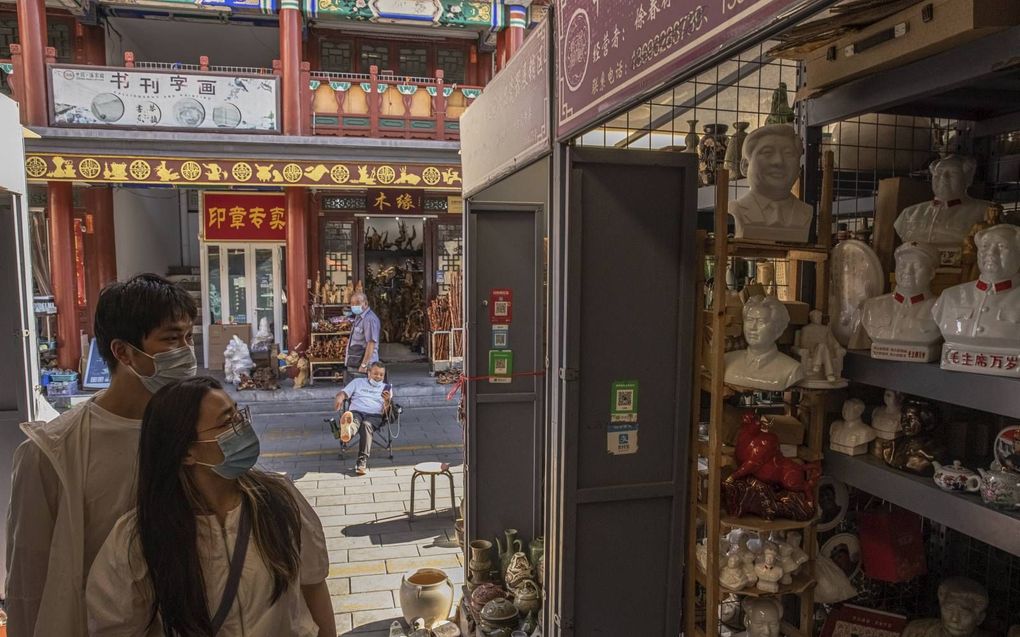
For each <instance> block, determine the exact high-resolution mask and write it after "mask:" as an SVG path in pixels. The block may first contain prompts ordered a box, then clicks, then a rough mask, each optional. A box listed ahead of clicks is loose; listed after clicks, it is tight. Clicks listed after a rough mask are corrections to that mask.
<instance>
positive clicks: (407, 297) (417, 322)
mask: <svg viewBox="0 0 1020 637" xmlns="http://www.w3.org/2000/svg"><path fill="white" fill-rule="evenodd" d="M426 222H427V218H425V217H396V216H394V217H383V216H366V217H364V218H363V220H362V227H363V228H364V230H363V232H362V237H363V249H364V257H365V258H364V264H365V268H364V276H365V279H364V281H365V294H367V295H368V299H369V304H370V305H371V307H372V309H373V310H374V311H375V313H376V314H378V315H379V322H380V323H381V326H382V334H381V335H380V339H381V340H380V350H379V354H380V357H381V358H382V359H383V360H385V361H388V362H394V363H399V362H419V361H423V360H424V358H425V355H426V351H425V346H426V336H425V330H426V324H425V301H426V290H425V225H426Z"/></svg>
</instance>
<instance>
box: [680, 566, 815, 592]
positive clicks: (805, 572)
mask: <svg viewBox="0 0 1020 637" xmlns="http://www.w3.org/2000/svg"><path fill="white" fill-rule="evenodd" d="M806 566H807V568H804V569H802V570H801V572H800V573H798V574H797V575H794V576H793V583H791V584H780V585H779V592H778V593H769V592H767V591H761V590H758V588H757V587H755V586H748V587H747V588H742V589H740V590H739V591H738V590H734V589H732V588H728V587H726V586H723V585H722V584H720V585H719V590H720V591H721V592H722V593H723V594H729V593H732V594H734V595H743V596H744V597H782V596H783V595H797V594H800V593H803V592H804V591H806V590H808V589H809V588H811V587H812V586H814V585H815V584H816V583H817V580H816V579H815V573H814V563H811V562H809V563H808V564H807V565H806ZM697 568H698V579H700V580H701V581H702V583H704V581H705V578H706V577H707V576H706V575H705V571H704V570H703V569H702V568H701V565H700V564H699V565H698V567H697Z"/></svg>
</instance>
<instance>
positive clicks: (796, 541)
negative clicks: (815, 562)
mask: <svg viewBox="0 0 1020 637" xmlns="http://www.w3.org/2000/svg"><path fill="white" fill-rule="evenodd" d="M802 539H803V536H801V534H800V531H788V532H787V533H786V543H787V544H789V545H790V548H792V549H793V560H794V562H795V563H796V564H797V569H798V570H799V569H800V567H801V566H804V565H805V564H807V563H808V561H810V558H809V557H808V554H807V551H805V550H804V549H802V548H801V547H800V546H801V541H802Z"/></svg>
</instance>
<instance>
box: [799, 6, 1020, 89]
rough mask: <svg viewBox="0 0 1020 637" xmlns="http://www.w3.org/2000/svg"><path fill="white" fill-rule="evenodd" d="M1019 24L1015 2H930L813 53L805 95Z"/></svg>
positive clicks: (808, 62) (1019, 12)
mask: <svg viewBox="0 0 1020 637" xmlns="http://www.w3.org/2000/svg"><path fill="white" fill-rule="evenodd" d="M1016 24H1020V2H1017V1H1016V0H931V1H926V2H918V3H917V4H915V5H913V6H911V7H909V8H907V9H904V10H903V11H900V12H899V13H896V14H894V15H891V16H889V17H888V18H886V19H884V20H880V21H879V22H876V23H875V24H873V25H871V26H869V27H867V28H865V29H862V30H860V31H858V32H856V33H852V34H850V35H847V36H845V37H843V38H840V39H839V40H837V41H836V42H834V43H833V44H830V45H828V46H823V47H820V48H819V49H818V50H816V51H813V52H812V53H811V54H810V55H809V56H808V57H807V59H806V60H805V67H804V70H805V74H804V75H805V79H806V87H805V88H806V89H807V90H808V91H811V90H816V89H819V88H828V87H832V86H836V85H838V84H844V83H846V82H849V81H850V80H854V79H857V78H859V77H863V76H865V75H868V74H869V73H875V72H876V71H882V70H885V69H889V68H894V67H897V66H903V65H904V64H909V63H910V62H914V61H916V60H920V59H922V58H925V57H929V56H931V55H934V54H936V53H939V52H942V51H945V50H947V49H950V48H952V47H954V46H957V45H960V44H963V43H965V42H968V41H970V40H974V39H977V38H980V37H982V36H985V35H988V34H990V33H994V32H996V31H1001V30H1003V29H1005V28H1007V27H1010V26H1013V25H1016Z"/></svg>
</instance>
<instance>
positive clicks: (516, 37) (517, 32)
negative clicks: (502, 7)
mask: <svg viewBox="0 0 1020 637" xmlns="http://www.w3.org/2000/svg"><path fill="white" fill-rule="evenodd" d="M506 11H507V34H506V40H507V47H506V60H505V61H504V62H503V64H504V65H505V64H506V63H507V62H509V61H510V58H512V57H513V56H514V55H515V54H516V53H517V52H518V51H520V49H521V47H522V46H523V45H524V30H525V29H526V28H528V9H527V7H525V6H523V5H519V4H511V5H509V6H507V9H506Z"/></svg>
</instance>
